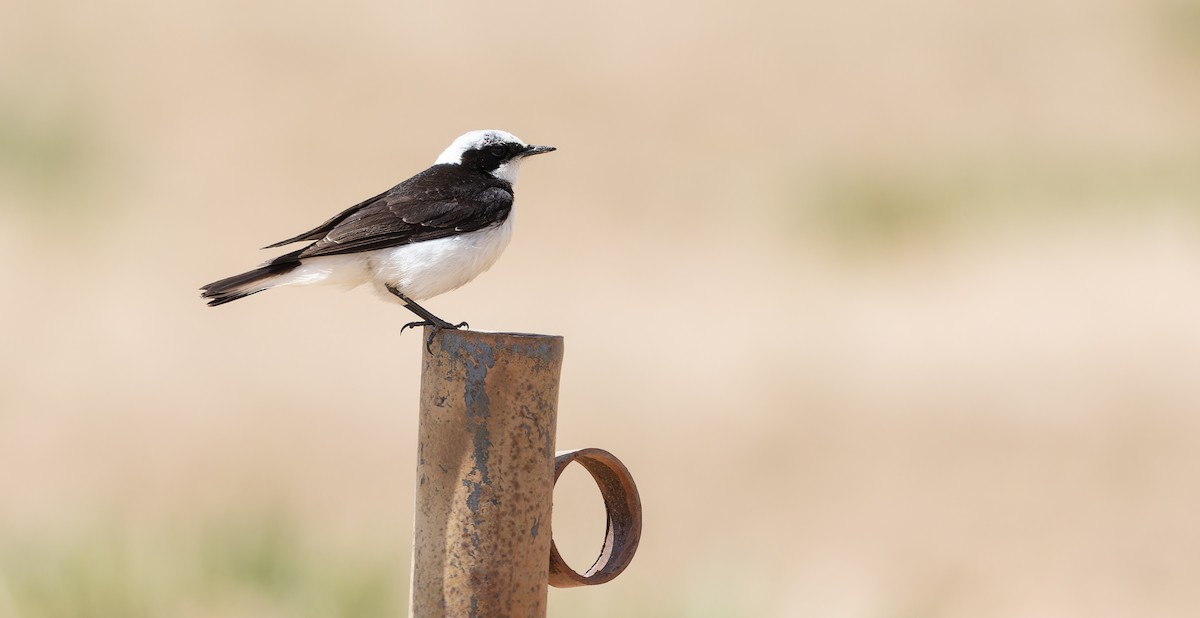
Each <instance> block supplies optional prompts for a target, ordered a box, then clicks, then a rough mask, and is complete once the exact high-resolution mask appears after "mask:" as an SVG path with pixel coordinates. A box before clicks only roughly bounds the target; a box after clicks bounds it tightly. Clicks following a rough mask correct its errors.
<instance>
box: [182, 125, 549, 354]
mask: <svg viewBox="0 0 1200 618" xmlns="http://www.w3.org/2000/svg"><path fill="white" fill-rule="evenodd" d="M554 150H556V148H554V147H553V146H532V145H529V144H526V143H525V142H524V141H522V140H521V139H519V138H518V137H517V136H515V135H513V134H512V133H508V132H507V131H500V130H495V129H493V130H484V131H470V132H468V133H465V134H463V135H461V136H459V137H458V138H456V139H455V140H454V141H453V142H451V143H450V145H449V146H448V147H447V148H446V149H445V150H443V151H442V153H441V154H440V155H438V157H437V159H436V160H434V163H433V165H432V166H431V167H429V168H428V169H426V170H425V171H423V172H420V173H418V174H416V175H415V176H413V177H411V178H409V179H408V180H405V181H403V182H401V183H400V184H398V185H396V186H394V187H392V188H391V189H388V190H387V191H384V192H383V193H380V194H379V195H376V196H375V197H372V198H369V199H367V200H364V201H362V202H359V203H358V204H355V205H354V206H351V207H350V208H347V209H346V210H343V211H342V212H340V213H338V214H337V215H334V216H333V217H332V218H331V219H329V220H328V221H326V222H324V223H322V224H321V225H318V226H317V227H315V228H313V229H311V230H309V231H307V232H304V233H302V234H298V235H296V236H292V237H291V238H288V239H286V240H281V241H279V242H277V243H273V244H270V245H267V246H266V247H263V249H273V248H278V247H283V246H285V245H290V244H293V243H298V242H307V243H308V244H306V245H305V246H304V247H302V248H300V249H297V250H295V251H292V252H291V253H285V254H283V255H281V256H279V257H276V258H274V259H271V260H268V261H267V262H265V263H263V264H262V265H261V266H259V267H258V268H255V269H253V270H250V271H247V272H244V273H241V274H239V275H234V276H232V277H226V278H225V279H220V280H218V281H214V282H212V283H209V284H207V285H204V286H202V287H201V288H200V290H201V294H200V295H201V296H202V297H203V298H206V299H208V305H209V306H211V307H216V306H219V305H224V304H226V303H230V302H233V301H235V300H239V299H242V298H245V297H247V296H250V295H252V294H257V293H259V292H262V291H264V290H269V289H272V288H276V287H280V286H285V285H311V284H333V285H340V286H343V287H345V288H347V289H348V288H353V287H357V286H359V285H362V284H364V283H370V284H372V286H373V287H374V288H375V290H376V291H377V292H378V293H379V294H380V295H381V296H382V297H383V298H384V299H387V300H390V301H392V302H398V303H400V304H402V305H403V306H405V307H406V308H408V310H409V311H412V312H413V313H414V314H416V315H417V317H419V318H421V319H420V320H419V321H415V322H409V323H407V324H405V325H404V326H402V327H401V328H400V332H401V333H403V332H404V329H406V328H416V327H418V326H430V327H432V328H431V329H430V333H429V337H428V339H427V340H426V342H425V346H426V349H429V346H430V345H432V343H433V339H434V337H435V336H436V335H437V334H438V333H439V332H440V331H442V330H446V329H458V328H462V327H464V326H467V323H466V322H461V323H458V324H451V323H450V322H448V321H446V320H443V319H441V318H439V317H437V316H435V315H434V314H433V313H430V312H429V311H428V310H427V309H425V308H424V307H422V306H421V305H418V304H417V301H424V300H427V299H429V298H432V297H434V296H437V295H439V294H443V293H446V292H449V291H451V290H455V289H457V288H459V287H461V286H463V285H464V284H466V283H468V282H470V281H471V280H473V279H474V278H475V277H477V276H479V275H480V274H482V273H483V272H484V271H486V270H487V269H488V268H490V267H491V266H492V265H493V264H495V263H496V260H497V259H499V257H500V254H501V253H502V252H503V251H504V249H505V247H507V246H508V243H509V240H510V239H511V238H512V229H513V216H512V209H513V184H514V183H516V180H517V172H518V170H519V169H520V166H521V163H522V162H523V161H524V160H525V159H526V158H527V157H531V156H534V155H539V154H543V153H547V152H552V151H554Z"/></svg>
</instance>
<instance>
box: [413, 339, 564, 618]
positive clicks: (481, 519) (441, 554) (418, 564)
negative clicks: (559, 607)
mask: <svg viewBox="0 0 1200 618" xmlns="http://www.w3.org/2000/svg"><path fill="white" fill-rule="evenodd" d="M426 336H428V333H426ZM562 359H563V340H562V338H561V337H555V336H546V335H524V334H512V333H481V332H475V331H469V330H444V331H442V332H441V333H440V334H439V335H438V336H437V337H436V338H435V339H434V341H433V345H432V350H431V351H430V350H426V351H425V352H424V356H423V363H422V371H421V404H420V420H419V428H418V439H419V442H418V451H417V453H418V457H417V498H416V517H415V531H414V534H413V562H412V565H413V571H412V588H411V593H410V594H411V596H410V601H411V602H410V615H412V616H413V617H414V618H441V617H444V616H455V617H457V616H479V617H495V616H528V617H532V618H541V617H544V616H545V615H546V596H547V581H548V577H549V575H548V557H549V556H550V544H551V534H550V508H551V503H552V499H553V491H554V480H555V457H554V436H555V424H556V417H557V413H558V410H557V408H558V381H559V374H560V371H561V368H562Z"/></svg>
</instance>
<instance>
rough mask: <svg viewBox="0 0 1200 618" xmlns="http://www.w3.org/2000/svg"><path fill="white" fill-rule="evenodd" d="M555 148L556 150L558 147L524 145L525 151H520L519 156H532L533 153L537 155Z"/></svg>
mask: <svg viewBox="0 0 1200 618" xmlns="http://www.w3.org/2000/svg"><path fill="white" fill-rule="evenodd" d="M555 150H558V149H557V148H555V147H554V146H526V147H525V152H522V153H521V156H522V157H532V156H533V155H539V154H543V153H547V152H554V151H555Z"/></svg>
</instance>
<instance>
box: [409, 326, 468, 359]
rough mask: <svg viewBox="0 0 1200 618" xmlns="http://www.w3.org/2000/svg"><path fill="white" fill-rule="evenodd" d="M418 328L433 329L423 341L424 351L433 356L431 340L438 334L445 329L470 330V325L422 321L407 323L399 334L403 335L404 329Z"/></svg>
mask: <svg viewBox="0 0 1200 618" xmlns="http://www.w3.org/2000/svg"><path fill="white" fill-rule="evenodd" d="M418 326H432V327H433V330H431V331H430V332H429V338H428V339H426V340H425V350H426V351H428V352H429V353H430V354H433V348H432V346H433V338H434V337H436V336H437V334H438V333H440V332H442V331H444V330H447V329H449V330H458V329H460V328H470V325H469V324H467V323H466V322H459V323H458V324H451V323H449V322H444V321H441V320H439V321H437V322H434V321H432V320H422V321H420V322H409V323H408V324H405V325H404V326H401V327H400V332H401V333H403V332H404V329H406V328H416V327H418Z"/></svg>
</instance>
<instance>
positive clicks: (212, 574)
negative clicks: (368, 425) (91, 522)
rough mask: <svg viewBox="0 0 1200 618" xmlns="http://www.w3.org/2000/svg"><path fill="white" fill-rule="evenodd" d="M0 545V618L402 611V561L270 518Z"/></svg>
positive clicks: (360, 616)
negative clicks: (322, 542)
mask: <svg viewBox="0 0 1200 618" xmlns="http://www.w3.org/2000/svg"><path fill="white" fill-rule="evenodd" d="M0 541H2V545H0V616H3V617H4V618H114V617H118V616H119V617H122V618H139V617H146V618H150V617H162V616H239V615H266V616H274V615H286V616H296V617H308V616H311V617H314V618H315V617H318V616H321V617H331V616H332V617H342V618H374V617H384V616H397V615H401V614H402V613H403V610H404V607H405V606H406V603H407V591H406V589H405V583H406V581H407V578H406V577H405V575H404V572H403V569H404V565H403V562H404V561H403V559H399V558H396V557H394V556H389V555H384V554H382V553H381V552H380V551H379V550H378V549H368V548H362V547H346V546H343V547H333V548H328V547H327V548H317V547H314V546H313V544H312V543H310V542H307V541H306V539H305V537H304V536H303V535H302V534H301V531H300V530H299V528H297V527H296V526H295V525H294V524H293V523H291V522H290V521H288V520H287V519H286V518H285V517H283V516H281V515H279V514H265V515H264V514H253V515H245V516H239V517H229V518H227V519H224V520H211V521H206V522H205V523H203V524H200V525H192V526H185V527H184V528H183V529H182V530H179V531H168V530H165V529H156V530H144V529H134V528H129V527H122V526H116V525H110V526H100V527H94V528H92V529H90V530H87V531H83V532H81V533H78V534H76V535H70V536H64V537H57V538H53V539H49V538H25V539H20V540H18V539H15V538H13V537H11V536H6V537H4V538H2V539H0Z"/></svg>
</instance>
